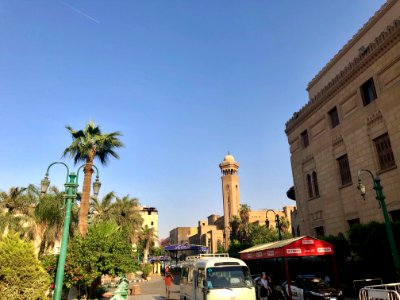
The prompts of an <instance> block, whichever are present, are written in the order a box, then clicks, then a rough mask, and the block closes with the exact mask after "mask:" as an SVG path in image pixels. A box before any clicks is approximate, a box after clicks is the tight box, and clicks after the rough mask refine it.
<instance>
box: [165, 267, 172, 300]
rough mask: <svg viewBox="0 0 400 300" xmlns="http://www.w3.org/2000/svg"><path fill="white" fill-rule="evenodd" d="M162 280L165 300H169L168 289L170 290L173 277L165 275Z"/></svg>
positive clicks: (169, 274) (168, 274)
mask: <svg viewBox="0 0 400 300" xmlns="http://www.w3.org/2000/svg"><path fill="white" fill-rule="evenodd" d="M164 280H165V293H166V296H167V299H169V295H170V288H171V284H172V280H174V277H172V275H171V273H166V274H165V278H164Z"/></svg>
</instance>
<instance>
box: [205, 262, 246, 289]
mask: <svg viewBox="0 0 400 300" xmlns="http://www.w3.org/2000/svg"><path fill="white" fill-rule="evenodd" d="M206 274H207V275H206V276H207V277H206V279H207V286H208V288H210V289H221V288H240V287H252V286H253V281H252V280H251V275H250V271H249V268H247V267H246V266H221V267H212V268H207V271H206Z"/></svg>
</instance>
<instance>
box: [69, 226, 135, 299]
mask: <svg viewBox="0 0 400 300" xmlns="http://www.w3.org/2000/svg"><path fill="white" fill-rule="evenodd" d="M68 252H69V260H70V262H71V265H72V266H79V268H78V270H76V269H72V270H71V272H72V273H71V274H70V275H69V278H71V280H70V282H69V284H76V282H78V281H79V282H84V283H85V284H86V285H87V286H88V287H89V290H88V292H89V295H88V297H89V299H92V298H93V295H94V293H95V292H96V290H97V288H98V287H99V285H100V283H101V275H103V274H109V275H113V276H115V275H122V274H124V273H127V272H129V271H132V268H133V253H132V246H131V244H130V243H129V237H128V232H127V231H126V230H123V229H122V228H120V227H119V226H117V224H115V222H111V221H105V222H98V223H95V224H93V225H91V226H90V227H89V229H88V233H87V235H86V237H85V238H83V237H82V236H80V235H78V236H75V237H74V238H73V239H72V241H71V244H70V247H69V250H68ZM75 271H77V273H76V274H73V272H75Z"/></svg>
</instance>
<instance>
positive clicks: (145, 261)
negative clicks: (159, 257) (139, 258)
mask: <svg viewBox="0 0 400 300" xmlns="http://www.w3.org/2000/svg"><path fill="white" fill-rule="evenodd" d="M149 250H150V241H149V240H147V241H146V245H145V247H144V249H143V263H147V258H148V257H149Z"/></svg>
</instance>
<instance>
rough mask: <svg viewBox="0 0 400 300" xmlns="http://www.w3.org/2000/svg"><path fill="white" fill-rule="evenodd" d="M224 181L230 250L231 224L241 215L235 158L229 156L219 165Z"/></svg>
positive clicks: (225, 231) (226, 224)
mask: <svg viewBox="0 0 400 300" xmlns="http://www.w3.org/2000/svg"><path fill="white" fill-rule="evenodd" d="M219 167H220V169H221V179H222V199H223V204H224V236H225V237H224V246H225V249H228V248H229V243H230V233H231V231H230V222H231V221H232V220H233V216H238V215H239V206H240V193H239V176H238V169H239V164H238V163H237V162H236V161H235V158H234V157H233V156H232V155H230V154H228V155H227V156H225V157H224V160H223V162H221V163H220V164H219Z"/></svg>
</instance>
